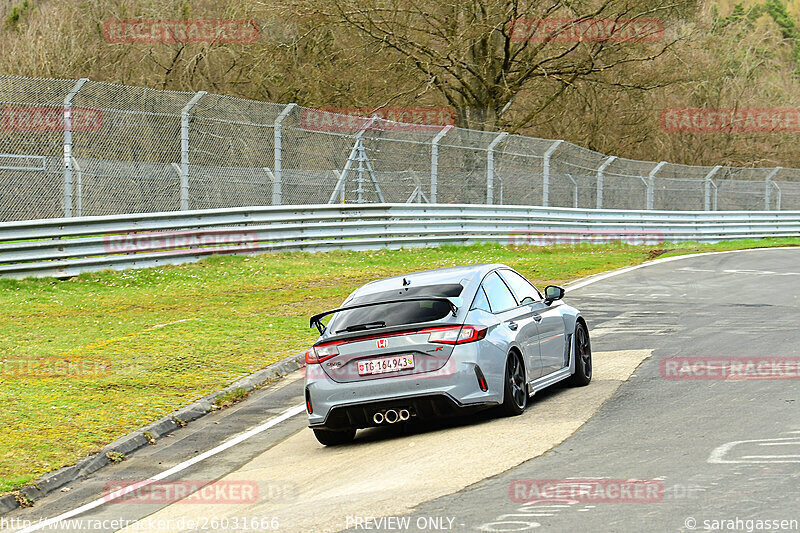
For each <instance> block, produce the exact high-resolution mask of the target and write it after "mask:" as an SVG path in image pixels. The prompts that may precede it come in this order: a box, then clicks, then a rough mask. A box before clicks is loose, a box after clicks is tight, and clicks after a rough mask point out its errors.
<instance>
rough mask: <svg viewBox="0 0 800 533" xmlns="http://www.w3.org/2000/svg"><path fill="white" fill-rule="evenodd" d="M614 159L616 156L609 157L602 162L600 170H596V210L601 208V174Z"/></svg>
mask: <svg viewBox="0 0 800 533" xmlns="http://www.w3.org/2000/svg"><path fill="white" fill-rule="evenodd" d="M616 158H617V156H615V155H612V156H609V157H608V159H606V160H605V161H603V164H602V165H600V168H598V169H597V209H602V208H603V172H604V171H605V170H606V168H608V165H610V164H611V163H613V162H614V160H615V159H616Z"/></svg>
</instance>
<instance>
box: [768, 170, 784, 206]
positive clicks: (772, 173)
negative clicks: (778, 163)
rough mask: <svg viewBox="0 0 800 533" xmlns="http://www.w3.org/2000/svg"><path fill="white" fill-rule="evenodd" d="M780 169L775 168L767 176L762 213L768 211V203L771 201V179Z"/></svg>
mask: <svg viewBox="0 0 800 533" xmlns="http://www.w3.org/2000/svg"><path fill="white" fill-rule="evenodd" d="M782 168H783V167H775V168H773V169H772V172H770V173H769V175H768V176H767V180H766V182H765V183H766V186H765V189H764V211H769V208H770V203H771V202H770V200H771V198H770V196H771V195H770V193H771V192H772V178H773V177H774V176H775V174H777V173H778V171H780V169H782Z"/></svg>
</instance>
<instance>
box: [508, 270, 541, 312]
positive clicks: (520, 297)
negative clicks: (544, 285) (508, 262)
mask: <svg viewBox="0 0 800 533" xmlns="http://www.w3.org/2000/svg"><path fill="white" fill-rule="evenodd" d="M500 276H501V277H502V278H503V279H504V280H505V282H506V283H507V284H508V286H509V287H511V292H513V293H514V296H516V297H517V301H518V302H519V303H520V304H531V303H534V302H538V301H540V300H541V299H542V295H541V294H539V291H537V290H536V287H534V286H533V285H531V284H530V282H529V281H528V280H527V279H525V278H523V277H522V276H520V275H519V274H517V273H516V272H514V271H513V270H501V271H500Z"/></svg>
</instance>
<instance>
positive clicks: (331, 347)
mask: <svg viewBox="0 0 800 533" xmlns="http://www.w3.org/2000/svg"><path fill="white" fill-rule="evenodd" d="M339 344H341V343H339V342H335V343H330V344H320V345H319V346H314V347H313V348H310V349H308V350H306V364H309V365H310V364H315V363H321V362H322V361H324V360H326V359H330V358H331V357H333V356H334V355H339Z"/></svg>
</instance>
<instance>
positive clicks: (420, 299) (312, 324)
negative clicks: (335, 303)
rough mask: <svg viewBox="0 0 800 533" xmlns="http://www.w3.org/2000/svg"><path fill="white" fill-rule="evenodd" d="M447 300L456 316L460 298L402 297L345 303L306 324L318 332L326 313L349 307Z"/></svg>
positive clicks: (322, 328)
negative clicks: (351, 303) (363, 302)
mask: <svg viewBox="0 0 800 533" xmlns="http://www.w3.org/2000/svg"><path fill="white" fill-rule="evenodd" d="M431 301H433V302H447V303H448V304H450V311H451V312H452V313H453V316H456V313H457V312H458V306H457V305H456V301H457V302H458V303H459V304H460V302H461V298H445V297H443V296H427V297H415V298H402V299H397V300H380V301H378V302H369V303H365V304H357V305H347V306H345V307H339V308H336V309H331V310H330V311H325V312H324V313H318V314H316V315H314V316H312V317H311V319H310V320H309V324H308V326H309V327H311V328H313V327H316V328H317V329H318V330H319V332H320V334H322V332H323V331H324V329H325V326H324V325H323V324H322V319H323V318H324V317H326V316H328V315H332V314H334V313H338V312H339V311H349V310H351V309H361V308H362V307H371V306H373V305H383V304H398V303H404V302H431Z"/></svg>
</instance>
